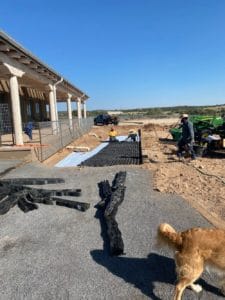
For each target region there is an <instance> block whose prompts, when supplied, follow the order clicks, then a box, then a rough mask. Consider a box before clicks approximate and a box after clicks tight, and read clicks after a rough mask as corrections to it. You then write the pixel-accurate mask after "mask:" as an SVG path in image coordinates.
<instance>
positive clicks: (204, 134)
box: [170, 115, 225, 154]
mask: <svg viewBox="0 0 225 300" xmlns="http://www.w3.org/2000/svg"><path fill="white" fill-rule="evenodd" d="M189 119H190V121H191V122H192V123H193V127H194V132H195V149H196V150H197V151H201V152H202V154H206V153H208V152H210V151H214V150H221V151H224V153H225V145H224V143H225V120H224V119H223V118H222V117H215V116H200V115H197V116H190V118H189ZM181 133H182V129H181V128H180V127H174V128H171V129H170V134H171V135H172V137H173V140H174V141H178V140H179V139H180V138H181Z"/></svg>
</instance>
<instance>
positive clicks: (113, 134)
mask: <svg viewBox="0 0 225 300" xmlns="http://www.w3.org/2000/svg"><path fill="white" fill-rule="evenodd" d="M116 136H117V132H116V130H115V129H114V127H112V128H111V129H110V131H109V141H110V142H115V141H117V139H116Z"/></svg>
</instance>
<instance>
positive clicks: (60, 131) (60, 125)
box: [58, 121, 63, 148]
mask: <svg viewBox="0 0 225 300" xmlns="http://www.w3.org/2000/svg"><path fill="white" fill-rule="evenodd" d="M58 128H59V134H60V141H61V145H62V148H63V137H62V124H61V121H58Z"/></svg>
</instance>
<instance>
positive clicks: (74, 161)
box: [55, 135, 127, 168]
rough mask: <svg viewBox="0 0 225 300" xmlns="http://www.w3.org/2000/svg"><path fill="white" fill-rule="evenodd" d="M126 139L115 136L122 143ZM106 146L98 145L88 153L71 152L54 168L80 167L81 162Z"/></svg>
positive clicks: (104, 144) (105, 144)
mask: <svg viewBox="0 0 225 300" xmlns="http://www.w3.org/2000/svg"><path fill="white" fill-rule="evenodd" d="M126 138H127V136H123V135H121V136H117V139H118V140H119V141H120V142H121V141H124V140H125V139H126ZM107 145H108V143H107V142H105V143H102V144H100V145H99V146H98V147H96V148H95V149H93V150H91V151H89V152H73V153H70V154H69V155H68V156H67V157H65V158H64V159H63V160H61V161H60V162H58V163H57V164H56V165H55V167H58V168H65V167H76V166H78V165H80V164H81V163H82V162H83V161H85V160H86V159H88V158H90V157H92V156H94V155H95V154H97V153H98V152H99V151H101V150H102V149H103V148H104V147H106V146H107Z"/></svg>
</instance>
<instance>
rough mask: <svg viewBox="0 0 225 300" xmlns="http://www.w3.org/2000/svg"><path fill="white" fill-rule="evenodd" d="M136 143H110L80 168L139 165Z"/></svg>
mask: <svg viewBox="0 0 225 300" xmlns="http://www.w3.org/2000/svg"><path fill="white" fill-rule="evenodd" d="M139 164H140V148H139V143H138V142H111V143H109V144H108V145H107V146H106V147H105V148H103V149H102V150H101V151H99V152H98V153H97V154H96V155H94V156H92V157H90V158H89V159H87V160H85V161H84V162H82V163H81V166H88V167H103V166H113V165H139Z"/></svg>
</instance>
